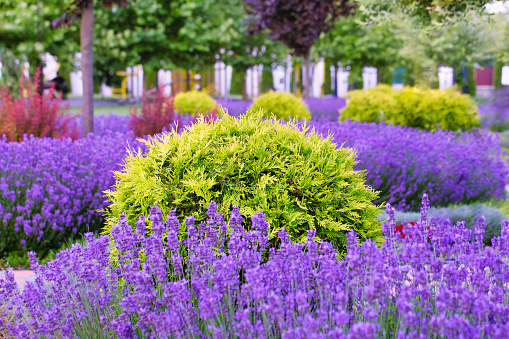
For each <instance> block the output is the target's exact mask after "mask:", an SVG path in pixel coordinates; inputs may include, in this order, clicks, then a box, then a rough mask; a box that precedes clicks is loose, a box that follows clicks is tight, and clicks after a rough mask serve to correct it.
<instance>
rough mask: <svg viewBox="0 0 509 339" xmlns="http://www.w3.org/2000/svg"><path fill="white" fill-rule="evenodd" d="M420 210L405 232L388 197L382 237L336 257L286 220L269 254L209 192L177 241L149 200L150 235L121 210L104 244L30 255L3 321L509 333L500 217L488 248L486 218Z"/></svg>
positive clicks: (60, 331)
mask: <svg viewBox="0 0 509 339" xmlns="http://www.w3.org/2000/svg"><path fill="white" fill-rule="evenodd" d="M428 208H429V201H428V200H427V197H426V196H425V197H424V198H423V207H422V208H421V217H420V220H419V221H418V222H417V224H416V225H415V226H410V225H405V233H407V234H408V236H407V237H405V238H402V237H401V236H399V235H397V234H395V233H394V217H393V209H392V207H391V206H390V205H388V206H387V213H388V215H389V219H388V221H387V223H385V224H384V225H383V231H384V233H385V237H386V242H385V243H384V244H383V245H382V246H381V248H379V247H378V246H377V245H376V244H375V243H374V242H373V241H371V240H368V241H366V242H364V243H363V244H362V245H361V244H359V243H358V240H357V238H356V234H355V233H353V232H350V233H349V234H348V253H347V255H346V257H345V258H344V259H342V260H338V258H337V254H336V252H335V251H334V250H333V248H332V246H331V244H330V243H328V242H322V243H317V242H315V240H313V238H314V235H315V234H314V231H313V230H310V231H309V236H308V240H307V241H306V242H305V243H302V244H301V243H297V244H292V243H291V241H290V240H289V237H288V234H287V233H286V232H285V231H284V230H282V231H281V232H280V233H279V237H280V239H281V246H280V248H279V249H277V250H276V249H274V248H272V249H271V250H270V251H268V252H266V246H267V244H268V236H267V231H268V227H267V223H266V222H265V220H264V214H263V213H262V212H259V213H256V214H255V215H254V216H253V217H252V228H250V229H248V230H246V229H244V228H243V226H242V217H241V216H240V214H239V213H238V209H234V210H233V212H232V214H231V218H230V224H229V225H226V224H225V222H224V216H223V215H222V214H220V213H216V210H215V204H214V203H211V204H210V205H209V208H208V220H207V221H206V222H202V223H200V224H199V225H195V222H194V219H193V218H192V217H189V218H187V219H186V221H185V223H186V225H187V234H186V237H185V239H184V238H182V237H179V227H180V221H179V220H178V219H177V216H176V213H175V212H171V213H170V214H169V215H168V216H167V219H166V221H165V220H164V219H163V215H162V213H161V211H160V210H159V209H158V208H157V207H154V208H152V209H151V211H150V217H149V219H150V221H151V225H152V226H151V231H150V232H149V231H148V230H147V224H146V221H145V220H144V219H143V218H141V217H140V219H139V220H138V221H137V222H136V231H134V230H133V229H132V228H131V227H130V226H129V225H128V223H127V220H126V219H125V218H124V219H122V220H121V221H120V222H119V224H117V225H116V226H115V227H114V229H113V231H112V238H113V239H112V240H113V242H110V239H109V238H108V237H107V236H102V237H99V238H94V236H93V235H92V234H91V233H88V234H86V238H87V240H88V245H85V246H82V245H80V244H75V245H74V246H73V247H72V248H71V249H68V250H64V251H62V252H60V253H59V254H58V255H57V259H56V260H55V261H52V262H50V263H48V264H47V265H39V264H38V263H37V260H36V258H35V254H34V253H33V252H30V253H29V257H30V259H31V264H32V269H34V270H35V272H36V275H37V278H36V280H35V282H33V283H32V282H28V283H27V285H26V287H25V288H24V290H23V291H19V290H18V287H17V286H16V283H15V280H14V275H13V274H12V273H11V272H6V277H5V279H1V280H0V308H1V306H4V307H5V309H6V310H8V312H9V314H7V313H4V316H5V317H6V316H9V317H11V321H9V322H6V321H4V322H2V321H0V331H7V332H8V333H9V334H10V335H12V336H15V337H17V338H29V337H41V336H44V337H53V336H59V337H63V338H70V337H73V338H76V337H77V338H102V337H112V338H168V337H172V338H181V337H188V338H207V337H209V338H368V339H369V338H378V337H383V338H506V336H507V331H509V303H508V302H509V287H508V286H509V285H508V284H509V264H508V262H507V260H506V258H507V255H509V224H508V222H507V221H506V220H504V221H503V222H502V234H501V236H500V237H497V238H495V239H494V246H493V248H486V249H483V244H482V237H483V232H484V224H483V222H482V220H481V221H480V222H479V225H478V227H477V228H476V229H475V230H474V231H471V230H467V229H465V227H464V225H463V223H461V222H459V223H458V224H457V225H455V226H453V225H451V224H450V222H448V221H447V220H446V221H445V222H443V223H441V224H438V223H437V222H436V221H435V220H434V219H433V218H432V219H428V218H427V215H426V213H427V210H428ZM472 233H473V235H474V239H475V240H474V241H473V242H471V241H470V239H471V236H472ZM112 244H114V245H112ZM184 248H185V249H184ZM112 250H115V251H117V252H118V260H117V262H116V264H115V265H112V263H111V261H110V252H111V251H112ZM182 250H186V251H188V253H189V259H188V261H187V262H182V256H181V251H182ZM12 318H14V320H12ZM0 319H1V318H0Z"/></svg>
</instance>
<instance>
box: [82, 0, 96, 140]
mask: <svg viewBox="0 0 509 339" xmlns="http://www.w3.org/2000/svg"><path fill="white" fill-rule="evenodd" d="M82 11H83V12H82V19H81V27H80V38H81V72H82V74H83V106H82V115H83V137H86V136H87V134H88V133H93V132H94V73H93V72H94V68H93V63H94V55H93V48H92V47H93V32H94V0H88V1H87V2H86V3H85V6H83V8H82Z"/></svg>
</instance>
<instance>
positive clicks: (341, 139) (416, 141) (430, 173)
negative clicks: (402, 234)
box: [313, 119, 508, 211]
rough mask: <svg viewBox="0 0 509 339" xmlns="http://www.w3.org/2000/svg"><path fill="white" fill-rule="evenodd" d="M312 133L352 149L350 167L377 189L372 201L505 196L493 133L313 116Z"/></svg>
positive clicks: (410, 205) (443, 201)
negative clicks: (353, 158)
mask: <svg viewBox="0 0 509 339" xmlns="http://www.w3.org/2000/svg"><path fill="white" fill-rule="evenodd" d="M313 126H314V127H315V129H316V132H317V133H321V134H322V135H324V136H326V135H329V133H330V134H332V135H333V140H334V142H335V143H336V144H337V145H343V144H344V145H345V146H346V147H351V148H352V149H354V150H355V151H356V155H357V160H358V163H357V165H356V169H358V170H366V182H367V184H369V185H370V186H372V187H373V188H374V189H376V190H378V191H381V193H380V197H379V199H378V200H377V203H381V202H384V201H385V202H390V203H391V204H392V205H393V206H394V207H396V208H397V209H398V210H415V211H418V210H419V202H420V199H421V197H422V195H423V194H424V192H428V193H429V194H430V199H431V203H432V205H433V206H437V207H442V206H448V205H450V204H469V203H473V202H484V201H489V200H492V199H502V198H504V196H505V185H506V180H507V174H508V168H507V165H506V163H505V162H504V160H503V155H502V151H501V148H500V143H499V136H498V134H491V133H485V132H481V131H478V130H475V131H474V132H471V133H470V132H463V133H462V134H460V135H457V134H456V133H455V132H452V131H444V130H439V131H435V132H433V133H431V132H426V131H421V130H417V129H412V128H409V127H402V126H392V125H386V124H385V123H381V124H376V123H371V124H367V123H359V122H356V121H346V122H337V121H336V122H331V121H327V120H325V119H324V120H323V121H313Z"/></svg>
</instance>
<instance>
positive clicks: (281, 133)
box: [105, 110, 383, 249]
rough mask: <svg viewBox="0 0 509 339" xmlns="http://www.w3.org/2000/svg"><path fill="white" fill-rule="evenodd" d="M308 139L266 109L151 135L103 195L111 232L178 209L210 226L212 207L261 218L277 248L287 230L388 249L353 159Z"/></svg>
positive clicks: (301, 236)
mask: <svg viewBox="0 0 509 339" xmlns="http://www.w3.org/2000/svg"><path fill="white" fill-rule="evenodd" d="M304 129H306V128H304ZM305 132H306V131H301V129H299V126H298V125H297V123H296V122H295V121H290V122H288V123H286V122H280V121H278V120H275V119H263V113H262V111H261V110H249V111H248V112H247V113H246V114H245V115H243V116H241V117H240V118H234V117H231V116H229V115H227V114H224V115H223V117H222V118H221V119H219V120H217V121H216V122H215V123H208V122H206V121H205V120H204V119H203V118H200V119H199V120H198V122H197V123H196V124H194V125H192V126H189V127H187V129H186V130H185V131H184V132H182V133H181V134H178V133H175V132H168V133H165V134H162V135H159V136H156V137H152V138H151V139H150V140H148V141H146V143H147V144H148V146H149V151H148V152H147V153H145V154H143V153H142V152H135V151H132V150H131V151H130V152H129V156H128V157H127V159H126V163H125V165H124V169H123V170H122V171H119V172H115V175H116V178H117V182H116V184H115V186H114V188H113V189H112V190H110V191H107V192H106V194H107V197H108V200H109V202H111V205H110V206H109V208H108V209H107V210H106V211H105V212H106V214H107V223H106V229H105V232H106V233H109V232H110V229H111V227H112V225H114V224H116V223H117V222H118V221H119V218H120V215H121V213H125V214H126V216H127V218H128V220H129V222H130V223H131V224H133V225H134V223H135V221H136V220H138V216H139V215H145V216H148V209H149V207H150V206H154V205H156V204H157V206H158V207H159V208H160V209H161V210H162V211H163V213H165V214H166V213H169V211H171V210H173V209H176V210H177V213H178V215H181V216H188V215H193V216H194V217H195V218H196V219H197V220H198V221H200V220H205V218H206V211H207V205H208V204H209V203H210V202H215V203H217V210H218V211H219V212H223V213H225V215H226V216H228V215H230V212H231V210H232V208H233V206H235V205H237V206H239V209H240V214H241V215H242V216H243V217H244V218H245V220H246V219H248V218H250V217H251V216H252V215H253V214H254V213H255V212H258V211H263V212H264V213H265V216H266V220H267V221H268V223H269V225H270V226H269V239H271V240H272V241H274V242H275V241H276V239H277V236H278V232H279V231H281V230H282V229H283V228H285V229H286V231H287V232H288V233H289V235H290V237H291V238H292V239H293V240H294V241H304V240H306V234H307V231H308V230H309V229H316V234H317V236H318V237H319V238H321V239H327V240H329V241H331V242H332V243H333V244H335V246H336V247H337V248H338V249H341V248H344V245H345V241H346V237H345V232H347V231H350V230H352V229H354V230H355V231H356V232H357V234H358V236H359V238H360V240H365V239H368V238H370V239H374V240H375V241H377V242H381V241H383V237H382V232H381V226H380V222H379V221H378V220H377V215H378V213H379V208H378V207H377V206H375V205H374V204H373V203H372V201H373V200H375V199H376V198H377V193H376V192H375V191H374V190H373V189H372V188H371V187H367V186H366V185H365V184H364V172H361V171H356V170H354V165H355V154H354V153H353V152H352V151H351V150H350V149H348V148H336V145H335V144H333V143H332V142H331V139H330V138H323V137H322V136H319V135H316V134H315V133H314V132H308V133H305ZM185 227H186V226H185V225H182V226H181V232H185V231H186V230H185ZM182 234H184V233H182Z"/></svg>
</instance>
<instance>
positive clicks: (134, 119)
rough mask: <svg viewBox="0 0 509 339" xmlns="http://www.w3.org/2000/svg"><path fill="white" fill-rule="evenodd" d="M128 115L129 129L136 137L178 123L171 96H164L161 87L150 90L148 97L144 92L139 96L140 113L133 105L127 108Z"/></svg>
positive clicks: (151, 133)
mask: <svg viewBox="0 0 509 339" xmlns="http://www.w3.org/2000/svg"><path fill="white" fill-rule="evenodd" d="M129 116H130V118H131V120H130V121H129V129H130V130H132V131H133V132H134V135H136V136H137V137H141V136H144V135H154V134H157V133H161V132H162V131H163V129H168V128H171V127H172V126H174V124H175V123H179V121H178V119H176V115H175V109H174V107H173V98H171V97H168V98H165V97H164V95H163V88H159V89H157V90H156V91H154V92H152V94H151V95H150V96H149V98H147V97H146V95H145V93H144V94H143V97H142V98H141V115H138V110H137V108H136V106H135V107H134V109H133V110H132V111H131V110H130V109H129Z"/></svg>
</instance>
